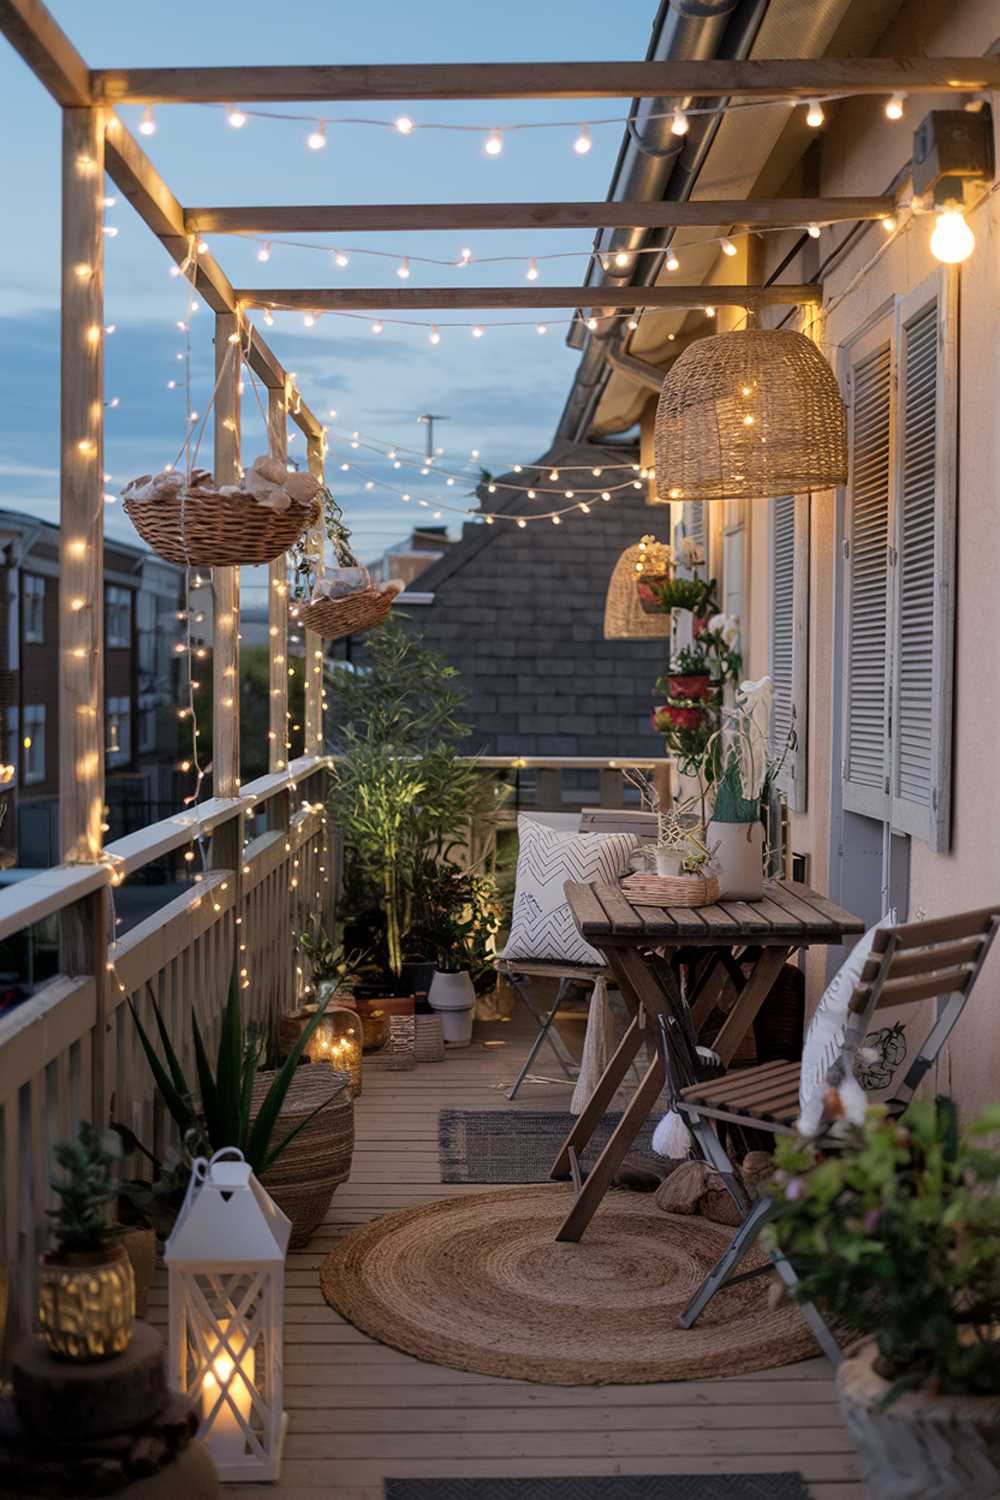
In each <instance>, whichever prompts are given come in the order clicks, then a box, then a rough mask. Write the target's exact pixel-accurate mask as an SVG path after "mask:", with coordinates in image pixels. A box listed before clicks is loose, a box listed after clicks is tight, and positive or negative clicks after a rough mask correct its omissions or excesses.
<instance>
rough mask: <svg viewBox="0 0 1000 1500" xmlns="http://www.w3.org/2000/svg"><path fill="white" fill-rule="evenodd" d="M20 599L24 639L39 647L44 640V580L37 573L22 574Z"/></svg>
mask: <svg viewBox="0 0 1000 1500" xmlns="http://www.w3.org/2000/svg"><path fill="white" fill-rule="evenodd" d="M21 599H22V605H21V607H22V610H23V616H22V619H23V632H24V639H25V641H26V642H27V643H28V644H29V645H40V644H41V643H42V642H43V641H44V640H45V579H44V578H42V577H41V576H40V575H39V574H38V573H25V574H23V575H22V578H21Z"/></svg>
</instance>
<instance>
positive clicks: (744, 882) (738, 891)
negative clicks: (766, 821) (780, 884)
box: [706, 822, 764, 901]
mask: <svg viewBox="0 0 1000 1500" xmlns="http://www.w3.org/2000/svg"><path fill="white" fill-rule="evenodd" d="M706 842H707V844H708V847H709V848H710V849H713V850H714V851H715V853H714V856H713V857H714V859H715V861H716V863H717V864H718V866H719V896H720V899H721V900H723V901H725V900H729V901H760V900H761V898H762V897H763V895H764V827H763V824H761V823H714V822H713V823H709V825H708V837H707V840H706ZM716 846H718V847H716Z"/></svg>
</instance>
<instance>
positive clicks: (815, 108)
mask: <svg viewBox="0 0 1000 1500" xmlns="http://www.w3.org/2000/svg"><path fill="white" fill-rule="evenodd" d="M825 119H826V115H825V114H824V113H823V106H822V104H820V102H819V100H818V99H810V100H809V104H808V107H807V109H806V124H807V125H811V126H812V128H813V130H818V129H819V127H820V126H821V125H822V123H823V121H824V120H825Z"/></svg>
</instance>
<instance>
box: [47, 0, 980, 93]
mask: <svg viewBox="0 0 1000 1500" xmlns="http://www.w3.org/2000/svg"><path fill="white" fill-rule="evenodd" d="M24 3H26V0H21V4H24ZM90 85H91V90H92V92H93V97H94V99H95V100H97V101H99V102H102V103H107V104H119V103H128V104H213V103H229V102H234V103H240V104H252V103H255V102H262V101H267V100H269V101H273V102H290V101H293V100H299V101H304V102H314V103H318V102H327V101H330V102H339V101H348V100H397V99H406V100H411V99H631V98H636V97H645V98H656V97H658V96H665V97H680V96H684V95H699V96H706V97H715V98H726V97H756V98H796V99H809V98H812V97H813V96H815V95H817V94H837V93H846V94H893V93H897V92H906V93H910V94H918V93H940V92H942V91H945V90H949V89H960V90H962V91H967V90H975V89H985V88H997V87H1000V57H913V58H891V57H818V58H813V57H802V58H787V59H786V58H747V59H730V58H724V59H723V58H705V59H699V60H693V61H692V60H682V59H670V60H668V61H665V62H544V63H521V62H518V63H429V64H424V63H397V64H388V65H369V64H364V65H347V66H331V67H327V66H321V65H315V66H314V65H311V64H306V65H302V66H296V67H286V66H278V67H247V68H242V67H221V68H100V69H96V70H95V71H93V72H92V73H91V75H90Z"/></svg>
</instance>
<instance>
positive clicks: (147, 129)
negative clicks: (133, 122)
mask: <svg viewBox="0 0 1000 1500" xmlns="http://www.w3.org/2000/svg"><path fill="white" fill-rule="evenodd" d="M139 134H140V135H155V134H156V119H155V117H154V115H153V111H152V109H151V108H150V106H149V105H148V104H147V105H146V108H145V109H144V110H143V112H142V119H141V120H140V121H139Z"/></svg>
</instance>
